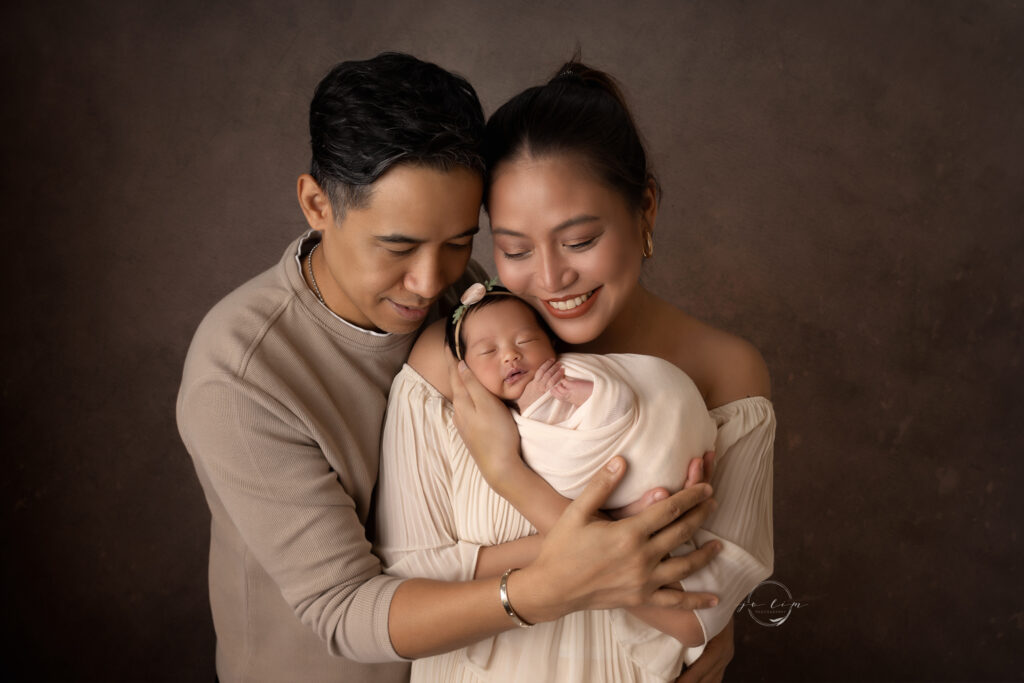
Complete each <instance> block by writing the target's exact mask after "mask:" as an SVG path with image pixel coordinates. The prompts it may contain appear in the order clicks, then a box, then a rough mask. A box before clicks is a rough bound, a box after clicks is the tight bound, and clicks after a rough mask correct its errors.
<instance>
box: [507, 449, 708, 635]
mask: <svg viewBox="0 0 1024 683" xmlns="http://www.w3.org/2000/svg"><path fill="white" fill-rule="evenodd" d="M625 469H626V462H625V460H623V459H622V458H621V457H615V458H613V459H612V460H611V461H609V463H608V465H607V466H606V467H604V468H602V470H601V471H600V472H599V473H598V474H596V475H595V476H594V477H593V478H592V479H591V481H590V483H589V484H588V485H587V487H586V489H584V491H583V493H582V494H580V497H579V498H577V499H576V500H575V501H573V502H572V503H571V504H570V505H569V507H568V508H567V509H566V511H565V513H564V514H563V515H562V516H561V518H560V519H559V520H558V522H557V523H556V524H555V525H554V527H553V528H552V529H551V531H550V532H549V533H548V534H547V537H546V538H545V539H544V542H543V545H542V546H541V550H540V555H539V556H538V557H537V560H536V561H535V562H534V563H532V564H531V565H530V566H529V567H527V568H525V569H523V570H522V571H520V572H516V573H515V574H513V575H512V577H510V579H509V581H510V587H509V591H510V593H512V594H514V595H516V596H517V598H516V609H517V610H519V609H520V605H522V606H523V607H522V610H521V611H520V613H521V614H522V616H523V618H524V619H526V620H527V621H548V620H551V619H556V618H558V617H560V616H562V615H564V614H568V613H569V612H574V611H577V610H581V609H609V608H613V607H634V606H638V605H654V606H660V607H680V608H683V609H702V608H706V607H711V606H713V605H715V604H717V601H718V600H717V598H716V597H715V596H713V595H711V594H709V593H687V592H683V591H679V590H670V589H665V588H662V586H666V585H670V584H677V583H678V582H679V581H680V580H681V579H683V578H685V577H686V576H688V575H690V574H691V573H693V572H694V571H696V570H698V569H700V568H701V567H703V566H704V565H706V564H707V563H708V562H709V561H710V560H711V558H712V557H713V556H714V555H715V554H716V553H717V552H718V551H719V550H721V544H719V543H718V542H713V543H708V544H705V545H704V547H702V548H700V549H699V550H696V551H694V552H692V553H690V554H688V555H686V556H684V557H670V556H669V553H670V552H671V551H672V550H673V549H674V548H676V547H678V546H680V545H682V544H683V543H685V542H686V541H688V540H690V538H691V536H692V535H693V533H694V531H696V530H697V529H698V528H699V527H700V526H701V524H703V522H704V519H705V518H706V517H707V516H708V514H710V513H711V511H712V510H713V509H714V506H715V503H714V501H713V500H712V499H711V487H710V486H709V485H707V484H700V485H698V486H693V487H691V488H688V489H685V490H683V491H680V492H679V493H676V494H674V495H672V496H669V497H667V498H665V499H664V500H661V501H659V502H656V503H654V504H652V505H650V506H648V508H647V509H646V510H643V511H642V512H640V513H639V514H636V515H634V516H632V517H630V518H628V519H624V520H620V521H616V522H610V521H607V520H606V519H603V518H601V517H599V516H598V510H599V509H600V507H601V505H602V504H603V503H604V501H605V500H606V499H607V497H608V495H609V494H610V493H611V491H612V490H613V489H614V488H615V486H616V485H617V484H618V482H619V481H620V480H621V478H622V475H623V474H624V473H625ZM513 579H514V581H515V583H514V585H513V584H512V583H511V582H512V581H513Z"/></svg>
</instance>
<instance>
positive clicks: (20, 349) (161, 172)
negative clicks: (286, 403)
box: [0, 0, 1024, 681]
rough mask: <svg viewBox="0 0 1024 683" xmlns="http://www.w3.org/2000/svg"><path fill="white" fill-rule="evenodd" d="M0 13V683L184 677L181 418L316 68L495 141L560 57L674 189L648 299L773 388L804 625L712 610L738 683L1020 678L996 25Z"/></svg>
mask: <svg viewBox="0 0 1024 683" xmlns="http://www.w3.org/2000/svg"><path fill="white" fill-rule="evenodd" d="M0 21H2V29H0V32H2V55H3V67H2V76H0V78H2V87H0V93H2V95H0V96H2V99H3V104H2V105H0V110H2V120H0V131H2V159H3V179H2V186H0V193H2V197H3V207H4V209H3V213H4V244H5V259H4V267H3V269H2V277H3V281H2V282H3V291H4V299H5V302H6V304H5V309H6V311H5V314H4V331H3V336H2V349H3V352H4V360H5V365H4V372H3V456H4V460H5V462H6V473H5V476H4V477H3V480H2V484H0V492H2V496H3V527H2V531H3V539H4V546H5V547H4V560H3V587H4V594H3V606H2V609H3V614H4V619H3V621H4V634H3V640H4V648H3V649H4V650H5V652H6V654H5V655H4V656H3V657H2V658H0V674H3V675H4V676H5V677H16V678H20V679H28V680H31V679H81V680H197V681H208V680H210V679H211V678H212V672H213V630H212V626H211V623H210V616H209V608H208V604H207V597H206V583H205V581H206V579H205V566H206V546H207V538H208V513H207V511H206V507H205V504H204V501H203V498H202V494H201V492H200V489H199V486H198V484H197V481H196V478H195V475H194V473H193V470H192V465H191V462H190V460H189V458H188V456H187V454H186V453H185V450H184V448H183V447H182V445H181V443H180V442H179V440H178V435H177V431H176V427H175V424H174V410H173V406H174V399H175V393H176V391H177V385H178V381H179V378H180V372H181V366H182V361H183V359H184V355H185V350H186V347H187V345H188V342H189V339H190V337H191V335H192V332H193V330H194V329H195V327H196V325H197V324H198V322H199V320H200V318H201V317H202V316H203V314H204V313H205V312H206V310H207V309H208V308H209V307H210V306H211V305H212V304H213V303H214V302H215V301H217V300H218V299H219V298H220V297H222V296H223V295H224V294H226V293H227V292H228V291H229V290H231V289H232V288H233V287H235V286H237V285H239V284H240V283H242V282H243V281H245V280H246V279H247V278H249V277H250V276H253V275H255V274H256V273H258V272H260V271H262V270H263V269H264V268H266V267H268V266H269V265H271V264H273V263H274V262H275V261H276V260H277V258H278V257H279V255H280V253H281V250H282V249H283V248H284V245H285V244H286V243H287V242H288V241H289V240H291V239H292V238H293V237H294V236H295V235H296V234H298V233H299V232H300V231H301V230H303V221H302V218H301V215H300V213H299V210H298V207H297V205H296V202H295V197H294V184H295V178H296V176H297V175H298V174H299V173H301V172H303V171H304V170H305V168H306V164H307V159H308V154H307V151H306V145H307V132H306V128H305V126H306V122H305V117H306V108H307V105H308V100H309V97H310V95H311V93H312V90H313V88H314V86H315V84H316V83H317V81H318V80H319V78H320V77H321V76H322V75H323V74H324V73H325V72H326V70H327V69H328V68H329V67H330V66H331V65H332V64H334V63H335V62H337V61H340V60H343V59H348V58H365V57H369V56H372V55H373V54H375V53H377V52H378V51H381V50H385V49H397V50H403V51H408V52H412V53H414V54H416V55H418V56H420V57H423V58H427V59H429V60H432V61H436V62H438V63H440V64H441V65H443V66H445V67H448V68H450V69H452V70H455V71H458V72H460V73H462V74H464V75H465V76H467V77H468V78H469V79H470V80H471V81H472V82H473V83H474V84H475V85H476V87H477V88H478V89H479V92H480V96H481V99H482V101H483V102H484V107H485V109H486V110H487V111H488V112H490V111H493V110H494V108H495V107H496V106H497V105H499V104H500V103H501V102H502V101H504V100H505V99H506V98H508V97H509V96H511V95H512V94H514V93H515V92H517V91H518V90H520V89H522V88H524V87H526V86H528V85H531V84H534V83H536V82H538V81H540V80H541V79H544V78H545V77H546V76H548V75H549V74H551V72H552V70H553V69H554V68H556V67H557V65H558V64H559V63H560V62H561V61H562V60H564V59H565V58H566V57H568V56H569V55H570V54H571V53H572V51H573V49H574V47H575V45H576V44H577V43H579V44H580V45H581V46H582V49H583V55H584V58H585V59H586V60H588V61H590V62H592V63H594V64H595V65H597V66H600V67H603V68H605V69H608V70H610V71H611V72H612V73H614V74H616V75H617V76H618V77H619V78H620V79H621V80H622V82H623V83H624V85H625V88H626V91H627V93H628V95H629V97H630V98H631V100H632V102H633V104H634V107H635V109H636V112H637V116H638V119H639V123H640V125H641V127H642V129H643V131H644V133H645V135H646V138H647V140H648V141H649V143H650V147H651V149H652V150H653V155H654V159H655V162H656V166H657V171H658V172H659V174H660V178H661V181H662V184H663V185H664V188H665V200H664V204H663V206H662V211H661V214H660V216H659V220H658V223H657V230H656V233H655V238H656V245H657V246H656V254H655V257H654V259H653V261H651V263H650V266H649V270H648V275H647V280H648V282H649V284H650V285H651V286H652V287H653V288H654V289H655V290H656V291H658V292H660V293H661V294H663V295H664V296H666V297H668V298H669V299H671V300H672V301H674V302H675V303H677V304H678V305H680V306H682V307H683V308H685V309H687V310H689V311H691V312H693V313H695V314H696V315H698V316H701V317H703V318H705V319H707V320H709V321H711V322H713V323H714V324H716V325H719V326H721V327H724V328H726V329H729V330H732V331H735V332H737V333H739V334H741V335H743V336H745V337H747V338H749V339H750V340H752V341H753V342H754V343H755V344H756V345H757V346H758V347H759V348H761V349H762V351H763V352H764V355H765V357H766V359H767V361H768V365H769V367H770V368H771V371H772V375H773V379H774V392H775V405H776V408H777V411H778V416H779V425H780V426H779V432H778V442H777V443H778V446H777V453H776V468H775V539H776V552H777V554H776V573H775V578H776V579H778V580H779V581H781V582H782V583H783V584H785V585H786V586H787V587H788V588H789V590H790V591H791V593H792V594H793V597H794V598H795V599H796V600H798V601H800V602H802V603H803V604H804V605H805V606H804V607H802V608H800V609H799V610H797V611H796V612H795V613H794V614H793V615H792V616H791V618H790V619H789V620H788V621H787V622H786V623H784V624H783V625H782V626H780V627H778V628H765V627H762V626H759V625H757V624H756V623H754V622H753V621H752V620H751V619H749V618H748V616H747V615H746V614H740V615H739V616H738V617H737V619H736V624H737V636H736V641H737V642H736V644H737V655H736V659H735V661H734V663H733V664H732V666H731V668H730V669H729V678H730V679H732V680H766V681H775V680H780V681H781V680H796V679H806V680H823V679H830V680H851V681H852V680H867V679H892V680H918V679H930V680H1004V679H1021V678H1024V663H1022V658H1021V655H1020V652H1021V648H1022V641H1024V638H1022V631H1024V591H1022V589H1021V585H1020V576H1021V573H1022V572H1021V557H1022V553H1021V538H1020V536H1019V534H1018V531H1017V525H1018V523H1019V522H1020V521H1021V520H1022V519H1024V495H1022V493H1021V490H1020V489H1021V487H1022V485H1024V477H1022V471H1024V466H1022V465H1021V463H1020V459H1021V457H1022V456H1024V452H1022V450H1024V449H1022V446H1024V437H1022V428H1021V422H1022V418H1024V414H1022V412H1024V411H1022V407H1024V402H1022V399H1024V390H1022V388H1021V386H1022V385H1021V381H1022V379H1024V378H1022V372H1021V351H1022V348H1021V329H1022V308H1024V286H1022V277H1024V244H1022V236H1024V230H1022V223H1024V221H1022V215H1024V192H1022V188H1024V162H1022V160H1021V155H1022V153H1024V72H1022V68H1024V8H1022V6H1021V3H1020V2H1016V1H1009V0H1007V1H1002V2H1000V1H995V0H990V1H982V2H946V1H943V2H913V3H911V2H895V1H894V2H871V3H867V2H849V1H847V0H841V1H840V0H834V1H831V0H830V1H827V2H817V1H815V2H810V1H808V2H781V1H777V0H770V1H765V2H738V1H723V2H710V1H707V2H682V1H679V0H663V1H649V2H643V1H641V2H630V3H626V2H619V1H615V2H613V1H606V0H602V1H599V2H593V1H592V2H585V1H582V0H581V1H578V2H576V1H562V2H540V1H539V0H530V1H526V0H512V1H509V2H501V3H499V2H477V1H473V0H447V1H443V2H423V3H413V2H387V1H382V0H359V1H354V2H341V1H338V2H327V1H321V2H284V3H271V2H248V3H245V2H230V3H208V2H196V1H194V0H188V1H185V2H182V1H175V2H169V1H168V2H111V1H110V0H103V1H98V0H97V1H93V2H75V3H62V2H51V3H39V2H24V1H22V0H17V1H15V2H7V3H4V6H3V9H2V10H0ZM488 246H489V241H488V240H487V239H486V238H482V239H480V244H479V245H478V247H477V257H478V258H479V259H481V260H482V261H485V262H488V263H489V261H490V258H489V253H488V250H487V247H488Z"/></svg>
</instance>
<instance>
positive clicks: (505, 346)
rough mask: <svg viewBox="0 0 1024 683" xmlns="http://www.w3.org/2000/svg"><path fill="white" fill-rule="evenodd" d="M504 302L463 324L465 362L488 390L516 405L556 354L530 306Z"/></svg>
mask: <svg viewBox="0 0 1024 683" xmlns="http://www.w3.org/2000/svg"><path fill="white" fill-rule="evenodd" d="M503 299H504V300H503V301H498V302H496V303H493V304H490V305H489V306H487V307H486V308H481V309H479V310H476V311H473V312H472V313H470V314H469V315H468V316H467V317H466V319H465V320H464V321H463V323H462V338H463V339H464V340H465V342H466V350H465V351H464V352H463V358H465V360H466V365H468V366H469V369H470V370H472V371H473V374H474V375H476V378H477V379H478V380H479V381H480V383H481V384H483V385H484V388H485V389H487V390H488V391H489V392H491V393H492V394H494V395H495V396H497V397H499V398H501V399H503V400H506V401H515V400H518V399H519V397H520V396H522V394H523V389H524V388H525V387H526V385H527V384H529V383H530V380H532V379H533V375H534V373H535V372H536V371H537V368H538V367H539V366H540V365H541V364H542V363H543V362H544V361H546V360H548V359H551V358H554V357H555V350H554V348H552V346H551V340H550V339H548V336H547V335H546V334H544V330H542V329H541V328H540V325H538V324H537V318H536V317H535V316H534V314H533V311H531V310H530V309H529V306H528V305H527V304H525V303H523V302H522V301H519V300H518V299H513V298H511V297H503Z"/></svg>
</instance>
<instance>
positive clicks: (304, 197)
mask: <svg viewBox="0 0 1024 683" xmlns="http://www.w3.org/2000/svg"><path fill="white" fill-rule="evenodd" d="M296 193H297V194H298V197H299V207H300V208H301V209H302V214H303V215H304V216H305V217H306V222H307V223H309V227H311V228H313V229H314V230H319V231H321V232H324V231H326V230H327V228H329V227H331V226H333V225H334V207H332V206H331V198H330V197H328V196H327V193H326V192H324V190H323V188H322V187H320V184H319V183H317V182H316V180H314V179H313V176H311V175H309V174H308V173H303V174H302V175H300V176H299V181H298V183H297V184H296Z"/></svg>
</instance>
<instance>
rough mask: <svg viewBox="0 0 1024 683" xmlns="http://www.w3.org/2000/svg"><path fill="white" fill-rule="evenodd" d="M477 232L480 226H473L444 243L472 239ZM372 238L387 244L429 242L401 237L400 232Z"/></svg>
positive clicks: (406, 236)
mask: <svg viewBox="0 0 1024 683" xmlns="http://www.w3.org/2000/svg"><path fill="white" fill-rule="evenodd" d="M478 232H480V226H479V225H474V226H473V227H472V228H470V229H469V230H465V231H463V232H460V233H459V234H458V235H453V236H452V237H449V238H448V239H446V240H445V242H447V241H448V240H460V239H463V238H464V237H472V236H473V235H475V234H477V233H478ZM373 238H374V239H375V240H377V241H378V242H385V243H387V244H423V243H424V242H428V241H429V240H425V239H421V238H419V237H409V236H408V235H403V234H402V233H400V232H393V233H391V234H390V235H374V236H373Z"/></svg>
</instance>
